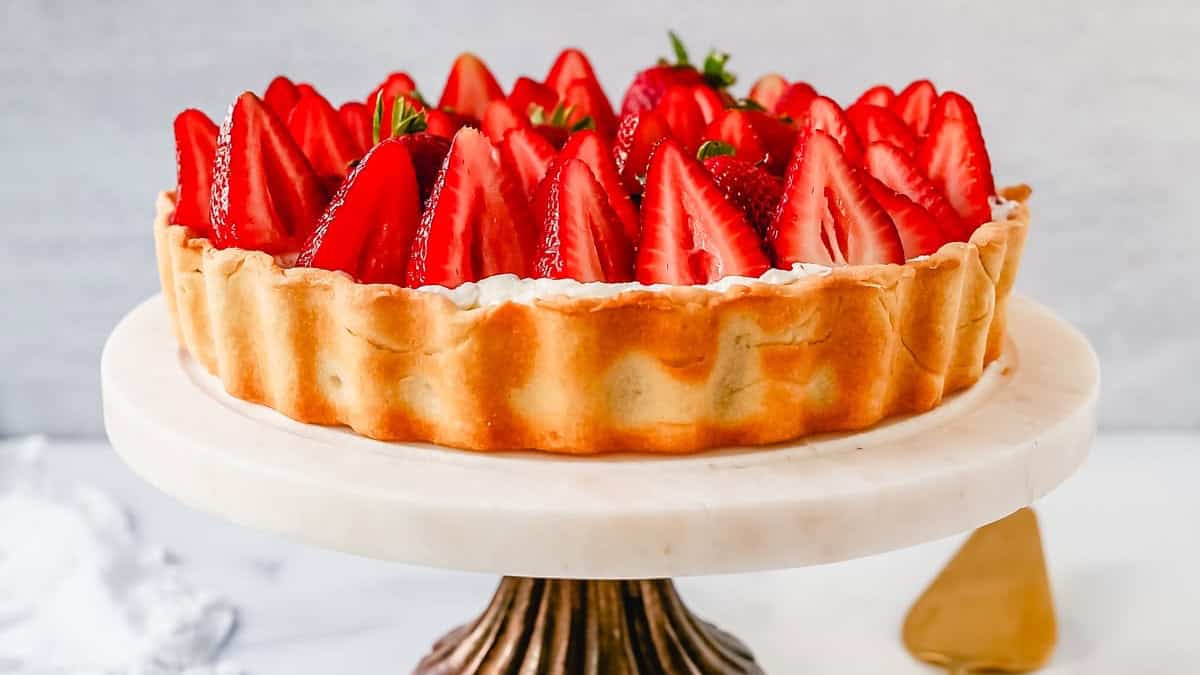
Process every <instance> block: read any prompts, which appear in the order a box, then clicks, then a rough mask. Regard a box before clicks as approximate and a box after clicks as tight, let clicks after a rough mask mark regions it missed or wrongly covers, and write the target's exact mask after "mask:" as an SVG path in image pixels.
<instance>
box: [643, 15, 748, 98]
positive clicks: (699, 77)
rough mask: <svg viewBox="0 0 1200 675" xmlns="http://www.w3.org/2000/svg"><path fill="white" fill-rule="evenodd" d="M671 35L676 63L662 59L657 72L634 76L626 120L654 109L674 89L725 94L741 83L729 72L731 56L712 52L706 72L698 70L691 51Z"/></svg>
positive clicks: (708, 57) (657, 65) (669, 33)
mask: <svg viewBox="0 0 1200 675" xmlns="http://www.w3.org/2000/svg"><path fill="white" fill-rule="evenodd" d="M667 35H668V36H669V37H670V38H671V49H672V51H674V52H675V63H669V62H667V60H666V59H659V62H658V63H657V64H656V65H655V66H654V67H653V68H647V69H646V70H643V71H641V72H639V73H638V74H637V75H636V76H634V78H633V83H632V84H630V85H629V89H626V90H625V98H624V99H623V100H622V101H621V115H622V116H625V115H628V114H630V113H637V112H642V111H643V110H650V109H652V108H654V107H655V106H656V105H658V101H659V99H661V98H662V97H663V94H664V93H666V91H667V89H668V88H669V87H670V86H672V85H683V86H686V87H692V86H695V85H706V86H708V87H711V88H712V89H714V90H717V91H722V90H724V89H725V88H726V87H728V86H730V85H731V84H733V83H734V82H735V81H736V80H737V78H736V77H734V75H733V74H732V73H730V72H728V71H726V70H725V63H726V62H727V61H728V60H729V55H728V54H725V53H722V52H717V51H715V50H714V51H710V52H709V53H708V56H707V57H705V59H704V66H703V68H702V69H700V70H697V69H696V67H695V66H693V65H692V63H691V61H689V60H688V53H687V49H686V48H685V47H684V46H683V42H682V41H680V39H679V36H678V35H676V34H675V33H674V32H668V33H667Z"/></svg>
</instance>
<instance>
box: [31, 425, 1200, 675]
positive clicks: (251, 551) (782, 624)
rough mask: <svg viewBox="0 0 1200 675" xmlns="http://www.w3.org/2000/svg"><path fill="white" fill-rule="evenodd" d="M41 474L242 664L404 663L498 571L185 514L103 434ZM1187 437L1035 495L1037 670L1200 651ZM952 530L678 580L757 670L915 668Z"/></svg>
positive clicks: (59, 453) (1112, 668) (1193, 458)
mask: <svg viewBox="0 0 1200 675" xmlns="http://www.w3.org/2000/svg"><path fill="white" fill-rule="evenodd" d="M48 455H49V461H50V468H51V470H52V471H56V472H58V473H60V474H62V475H68V476H71V477H75V478H77V479H80V480H86V481H89V482H91V483H94V484H96V485H98V486H100V487H102V488H105V489H107V490H109V491H111V492H112V493H113V494H115V495H116V496H117V498H118V499H119V500H121V501H122V502H124V503H126V504H128V505H129V506H130V507H132V509H133V511H134V513H135V514H137V517H138V519H139V524H140V527H141V529H142V532H143V534H144V536H145V538H146V539H147V540H148V541H157V542H160V543H162V544H165V545H166V546H168V547H169V548H170V549H171V550H173V551H175V552H176V553H177V554H178V555H179V556H180V558H181V559H182V561H183V563H184V565H185V569H186V571H187V573H188V575H189V577H190V578H191V579H192V580H193V581H194V582H195V583H197V584H198V585H202V586H204V587H206V588H209V589H212V590H215V591H219V592H223V593H226V594H228V595H229V596H230V597H231V598H233V599H234V600H235V602H236V603H237V604H238V606H239V607H240V609H241V627H240V630H239V633H238V634H237V635H236V636H235V639H234V641H233V643H232V645H231V647H230V649H229V651H228V653H227V656H228V657H229V658H230V659H232V660H233V661H235V662H237V663H238V664H239V665H241V666H242V667H244V668H245V669H246V671H247V673H248V675H274V674H279V675H283V674H285V673H286V674H288V675H307V674H310V673H311V674H312V675H325V674H327V673H333V672H354V673H361V674H362V675H370V674H372V673H380V674H383V673H397V672H401V673H402V672H407V668H409V667H411V665H412V664H413V663H415V661H416V660H417V659H418V658H419V657H420V655H421V654H423V653H424V650H425V649H426V648H427V647H428V646H429V643H430V641H431V640H432V639H434V638H435V637H436V636H438V635H439V634H440V633H441V632H443V631H444V630H445V629H447V628H449V627H450V626H451V625H452V624H455V623H456V622H460V621H463V620H465V619H466V618H468V617H469V616H472V615H473V614H474V613H476V612H477V611H479V610H480V609H482V607H483V604H484V603H485V602H486V601H487V599H488V597H489V596H490V593H491V591H492V588H493V585H494V583H495V579H494V578H493V577H490V576H486V575H476V574H462V573H448V572H440V571H436V570H428V569H421V568H414V567H407V566H403V565H398V564H392V563H384V562H378V561H373V560H367V559H363V558H357V557H353V556H347V555H343V554H338V553H332V552H325V551H321V550H317V549H313V548H308V547H305V546H301V545H297V544H292V543H289V542H287V541H285V540H283V539H282V538H280V537H277V536H274V535H270V534H263V533H259V532H255V531H252V530H247V529H243V528H239V527H237V526H234V525H231V524H228V523H226V522H224V521H222V520H220V519H218V518H215V517H211V516H206V515H203V514H201V513H198V512H194V511H190V510H188V509H186V508H185V507H183V506H180V505H179V504H177V503H176V502H175V501H173V500H172V499H170V498H168V497H166V496H164V495H162V494H161V493H159V492H157V491H156V490H154V489H153V488H151V487H150V486H148V485H147V484H145V483H144V482H142V481H141V480H140V479H138V478H137V477H136V476H134V475H133V474H132V473H131V472H130V471H129V470H128V469H126V468H125V467H124V465H123V464H122V463H121V462H120V460H119V459H118V458H117V457H116V455H115V454H114V453H112V451H111V449H108V448H107V447H106V446H104V445H103V444H99V443H57V444H54V445H53V446H52V448H51V449H50V451H49V453H48ZM1197 475H1200V434H1173V435H1153V434H1105V435H1101V437H1100V438H1099V440H1098V442H1097V444H1096V446H1095V449H1094V450H1093V453H1092V455H1091V457H1090V458H1089V461H1088V463H1087V464H1085V465H1084V467H1083V468H1082V469H1081V470H1080V472H1079V473H1077V474H1076V475H1075V476H1074V477H1072V478H1071V479H1069V480H1068V481H1067V482H1066V483H1065V484H1064V485H1063V486H1062V487H1061V488H1060V489H1059V490H1057V491H1056V492H1054V493H1052V494H1051V495H1050V496H1049V497H1047V498H1046V499H1045V500H1043V501H1042V502H1040V503H1039V504H1038V506H1037V510H1038V513H1039V515H1040V517H1041V519H1042V526H1043V531H1044V534H1045V539H1046V542H1045V543H1046V553H1047V557H1048V561H1049V565H1050V573H1051V578H1052V582H1053V586H1054V591H1055V598H1056V602H1057V605H1058V612H1059V619H1060V621H1059V626H1060V631H1061V635H1060V644H1059V649H1058V651H1057V653H1056V655H1055V658H1054V660H1053V662H1052V664H1051V666H1050V667H1048V668H1047V669H1045V670H1043V671H1041V672H1043V673H1046V674H1047V675H1130V674H1133V673H1136V674H1138V675H1158V674H1161V675H1168V674H1170V675H1175V674H1176V673H1183V672H1188V669H1189V668H1190V667H1191V666H1192V665H1194V664H1196V663H1198V662H1200V641H1197V640H1196V634H1195V628H1196V625H1197V617H1198V616H1200V609H1197V608H1198V607H1200V575H1198V574H1197V572H1196V570H1198V569H1200V538H1197V537H1196V534H1195V533H1196V520H1197V517H1200V492H1198V491H1197V490H1196V489H1195V483H1196V476H1197ZM958 543H959V538H957V537H955V538H951V539H947V540H943V541H939V542H935V543H932V544H926V545H923V546H918V547H914V548H909V549H904V550H901V551H896V552H892V553H888V554H884V555H879V556H874V557H871V558H864V559H860V560H856V561H851V562H845V563H839V564H835V565H826V566H821V567H811V568H805V569H799V570H792V571H780V572H768V573H755V574H741V575H729V576H721V577H697V578H688V579H683V580H682V581H680V582H679V586H680V588H681V591H682V593H683V595H684V598H685V600H686V601H687V602H688V603H689V604H690V605H691V606H692V607H693V608H694V609H696V610H697V611H698V612H700V613H701V614H702V615H703V616H706V617H708V618H710V619H712V620H714V621H716V622H717V623H719V624H720V625H721V626H723V627H725V628H728V629H730V630H732V631H734V632H736V633H737V634H739V635H740V636H741V637H743V638H744V639H745V640H746V641H747V642H748V643H749V644H750V645H751V647H753V648H754V649H755V651H756V653H757V654H758V655H759V658H760V660H761V661H762V662H763V663H764V665H765V666H766V667H767V670H768V672H771V673H783V674H789V673H839V675H860V674H861V675H867V674H871V675H877V674H878V673H889V674H890V675H906V674H908V673H912V674H913V675H918V674H930V673H933V672H935V671H932V670H930V669H928V668H926V667H924V666H922V665H919V664H917V663H915V662H913V661H911V660H910V659H909V657H908V656H907V654H906V653H905V652H904V651H903V649H902V648H901V646H900V642H899V639H898V635H899V628H900V622H901V620H902V618H903V615H904V612H905V610H906V609H907V607H908V605H909V603H910V602H911V601H912V600H913V599H915V597H916V596H917V595H918V594H919V592H920V591H921V589H922V588H923V587H924V585H925V584H926V583H928V581H929V580H930V579H931V578H932V576H933V575H934V574H935V573H936V572H937V570H938V569H939V567H940V566H941V565H942V564H943V563H944V562H945V560H946V559H947V558H948V557H949V556H950V555H951V553H952V552H953V550H954V549H955V548H956V546H957V545H958Z"/></svg>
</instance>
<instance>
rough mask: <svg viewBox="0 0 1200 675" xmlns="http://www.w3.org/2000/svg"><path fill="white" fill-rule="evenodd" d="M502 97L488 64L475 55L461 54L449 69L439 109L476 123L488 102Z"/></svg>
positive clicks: (502, 94) (439, 101) (502, 91)
mask: <svg viewBox="0 0 1200 675" xmlns="http://www.w3.org/2000/svg"><path fill="white" fill-rule="evenodd" d="M502 98H504V90H503V89H501V88H500V83H499V82H496V77H495V76H494V75H492V71H490V70H488V67H487V64H485V63H484V62H483V61H482V60H480V58H479V57H478V56H475V55H474V54H469V53H464V54H459V55H458V58H457V59H455V60H454V65H453V66H451V67H450V75H449V76H448V77H447V78H446V87H445V88H444V89H442V98H441V99H439V100H438V108H442V109H448V110H449V112H454V113H457V114H459V115H464V116H466V117H468V118H471V119H476V120H477V119H480V118H481V117H483V111H484V109H485V108H487V104H488V102H489V101H495V100H496V99H502Z"/></svg>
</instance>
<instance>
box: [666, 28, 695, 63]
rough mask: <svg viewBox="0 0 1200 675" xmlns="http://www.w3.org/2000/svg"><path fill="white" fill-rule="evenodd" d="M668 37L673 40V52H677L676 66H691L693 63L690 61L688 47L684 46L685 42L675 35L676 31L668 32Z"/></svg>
mask: <svg viewBox="0 0 1200 675" xmlns="http://www.w3.org/2000/svg"><path fill="white" fill-rule="evenodd" d="M667 37H668V38H670V40H671V51H673V52H675V65H677V66H689V65H691V61H690V60H689V59H688V53H687V47H684V46H683V40H680V39H679V36H678V35H676V34H675V31H673V30H669V31H667Z"/></svg>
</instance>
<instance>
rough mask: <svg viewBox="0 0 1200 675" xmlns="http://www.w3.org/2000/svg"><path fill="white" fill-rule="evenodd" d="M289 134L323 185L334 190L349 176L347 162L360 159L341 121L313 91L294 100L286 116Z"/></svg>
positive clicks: (355, 144) (356, 145)
mask: <svg viewBox="0 0 1200 675" xmlns="http://www.w3.org/2000/svg"><path fill="white" fill-rule="evenodd" d="M288 132H289V133H291V135H292V138H294V139H296V143H297V144H298V145H299V146H300V149H301V150H303V151H304V156H305V157H307V158H308V163H309V164H310V165H311V166H312V168H313V170H315V171H316V172H317V175H319V176H321V179H322V180H323V181H325V183H326V186H332V187H333V188H336V187H337V186H338V185H339V184H341V182H342V181H343V180H345V178H346V175H347V174H349V173H350V163H351V162H353V161H354V160H356V159H358V158H359V157H360V156H361V154H360V153H359V150H358V144H357V143H356V142H355V140H354V138H353V137H352V136H351V135H350V132H349V131H347V130H346V127H345V125H343V124H342V118H341V117H339V116H338V113H337V111H336V110H334V109H333V106H332V105H330V104H329V101H327V100H325V97H324V96H321V95H320V94H318V93H316V92H305V93H303V94H301V95H300V98H299V99H297V100H296V105H295V107H293V108H292V114H291V116H289V117H288ZM329 191H330V192H332V191H333V190H329Z"/></svg>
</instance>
